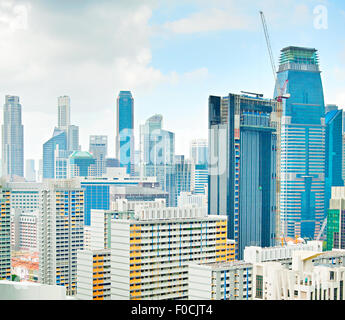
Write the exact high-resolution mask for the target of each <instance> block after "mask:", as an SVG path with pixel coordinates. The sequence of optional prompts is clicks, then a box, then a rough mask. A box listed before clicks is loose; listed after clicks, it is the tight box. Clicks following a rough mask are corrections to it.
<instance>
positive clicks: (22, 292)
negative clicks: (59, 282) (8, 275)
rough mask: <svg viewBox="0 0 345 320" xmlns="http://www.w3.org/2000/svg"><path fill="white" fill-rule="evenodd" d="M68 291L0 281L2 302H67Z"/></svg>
mask: <svg viewBox="0 0 345 320" xmlns="http://www.w3.org/2000/svg"><path fill="white" fill-rule="evenodd" d="M65 299H67V297H66V289H65V288H64V287H61V286H56V285H46V284H41V283H34V282H26V281H23V282H15V281H8V280H2V281H0V300H65Z"/></svg>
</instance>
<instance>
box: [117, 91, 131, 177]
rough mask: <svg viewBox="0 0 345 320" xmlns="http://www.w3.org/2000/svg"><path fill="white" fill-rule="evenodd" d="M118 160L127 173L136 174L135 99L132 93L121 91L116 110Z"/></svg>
mask: <svg viewBox="0 0 345 320" xmlns="http://www.w3.org/2000/svg"><path fill="white" fill-rule="evenodd" d="M116 119H117V120H116V121H117V122H116V158H117V159H119V161H120V166H121V167H126V168H127V173H129V174H133V173H134V99H133V97H132V94H131V92H130V91H120V93H119V96H118V98H117V108H116Z"/></svg>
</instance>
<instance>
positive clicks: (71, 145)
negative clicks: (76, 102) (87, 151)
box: [58, 96, 80, 151]
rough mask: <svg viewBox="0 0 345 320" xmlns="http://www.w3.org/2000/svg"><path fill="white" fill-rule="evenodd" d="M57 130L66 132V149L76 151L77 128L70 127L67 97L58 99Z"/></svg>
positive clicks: (77, 148) (68, 100)
mask: <svg viewBox="0 0 345 320" xmlns="http://www.w3.org/2000/svg"><path fill="white" fill-rule="evenodd" d="M58 129H59V130H61V131H65V132H66V144H67V145H66V148H67V150H69V151H78V150H79V149H80V146H79V127H78V126H75V125H71V99H70V97H69V96H60V97H58Z"/></svg>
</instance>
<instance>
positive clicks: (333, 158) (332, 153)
mask: <svg viewBox="0 0 345 320" xmlns="http://www.w3.org/2000/svg"><path fill="white" fill-rule="evenodd" d="M325 122H326V143H325V153H326V157H325V159H326V162H325V164H326V166H325V211H326V212H327V209H328V208H329V200H330V199H331V189H332V187H342V186H344V181H343V178H342V163H343V132H342V131H343V128H342V126H343V124H342V122H343V110H337V109H333V110H331V111H329V112H327V114H326V115H325Z"/></svg>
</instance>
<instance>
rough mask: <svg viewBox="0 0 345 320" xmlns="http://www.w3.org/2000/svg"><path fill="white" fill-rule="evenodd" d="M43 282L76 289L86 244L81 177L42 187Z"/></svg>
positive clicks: (41, 253)
mask: <svg viewBox="0 0 345 320" xmlns="http://www.w3.org/2000/svg"><path fill="white" fill-rule="evenodd" d="M38 221H39V225H38V239H39V240H38V245H39V253H40V255H39V282H40V283H44V284H50V285H60V286H65V288H66V292H67V294H68V295H74V294H75V291H76V276H77V250H79V249H81V250H82V249H83V246H84V191H83V189H81V188H80V183H79V182H78V181H77V180H74V179H70V180H59V181H54V180H48V181H46V183H45V184H44V185H43V186H42V189H41V190H40V209H39V219H38Z"/></svg>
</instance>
